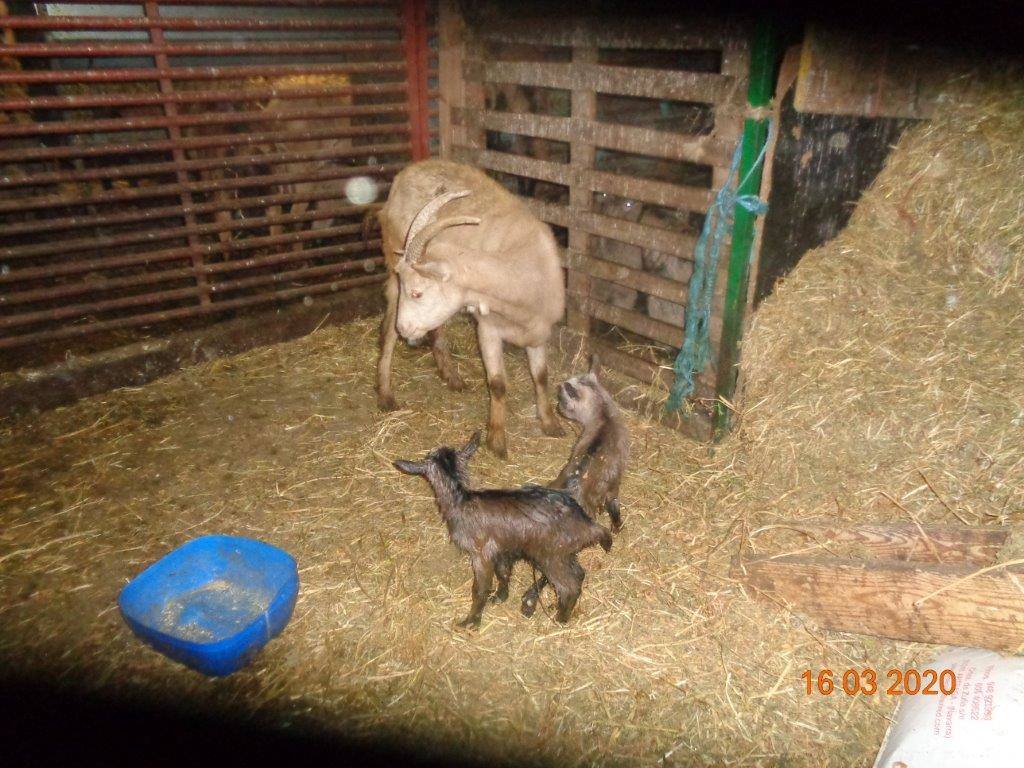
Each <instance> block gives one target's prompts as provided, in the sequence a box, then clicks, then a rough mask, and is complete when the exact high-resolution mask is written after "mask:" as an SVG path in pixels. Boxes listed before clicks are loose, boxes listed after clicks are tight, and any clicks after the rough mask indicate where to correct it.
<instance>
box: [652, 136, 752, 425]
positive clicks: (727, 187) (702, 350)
mask: <svg viewBox="0 0 1024 768" xmlns="http://www.w3.org/2000/svg"><path fill="white" fill-rule="evenodd" d="M768 138H769V141H770V139H771V125H770V124H769V136H768ZM769 141H766V142H765V144H764V146H763V147H761V153H760V154H759V155H758V156H757V160H755V161H754V164H753V165H752V166H751V167H750V170H749V171H747V175H746V176H745V177H744V178H743V181H741V182H740V183H739V184H737V185H736V186H735V187H733V186H732V184H731V182H732V180H733V178H734V177H735V176H736V175H737V174H738V171H739V167H740V155H741V154H742V151H743V140H742V139H740V142H739V144H737V145H736V151H735V152H734V153H733V156H732V162H731V163H730V164H729V175H728V176H727V177H726V179H725V184H723V185H722V188H721V189H720V190H718V193H717V194H716V195H715V200H714V202H713V203H712V204H711V206H710V207H709V208H708V212H707V215H706V216H705V217H704V226H703V227H702V228H701V232H700V237H699V238H698V239H697V248H696V251H695V252H694V261H693V275H692V276H691V277H690V297H689V300H688V301H687V303H686V315H685V320H686V322H685V324H684V325H685V330H684V332H683V344H682V346H681V347H680V348H679V354H678V355H676V360H675V364H674V365H673V369H674V370H675V381H673V382H672V391H671V392H670V393H669V397H668V402H667V403H666V404H665V409H666V410H667V411H677V410H679V409H680V408H681V407H682V405H683V401H684V400H686V399H687V398H688V397H689V396H690V395H692V394H693V390H694V379H695V378H696V376H697V374H699V373H700V372H701V371H703V370H704V367H705V366H706V365H707V364H708V360H709V358H710V357H711V337H710V334H709V331H710V324H711V298H712V296H713V295H714V292H715V277H716V276H717V275H718V258H719V255H720V252H721V248H722V240H723V238H724V237H725V235H726V232H727V231H728V229H729V225H730V223H731V222H732V219H733V211H734V210H735V208H736V206H737V205H738V206H740V207H742V208H744V209H746V210H748V211H750V212H751V213H752V214H754V215H755V216H763V215H764V214H765V213H767V212H768V204H767V203H766V202H765V201H764V200H762V199H761V198H760V197H758V196H757V195H739V194H737V190H739V189H740V188H741V187H743V185H744V184H746V183H747V180H748V179H750V175H751V174H752V173H754V171H755V170H756V169H757V168H758V166H760V165H761V163H763V162H764V157H765V153H766V152H767V151H768V144H769Z"/></svg>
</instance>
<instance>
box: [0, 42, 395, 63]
mask: <svg viewBox="0 0 1024 768" xmlns="http://www.w3.org/2000/svg"><path fill="white" fill-rule="evenodd" d="M0 51H2V52H3V55H4V56H10V57H11V58H61V59H75V58H89V59H91V58H105V57H109V56H115V57H121V56H155V55H157V54H159V53H162V54H164V55H166V56H245V55H297V54H313V55H320V54H322V55H327V54H334V53H378V52H381V51H391V52H394V53H400V52H401V46H400V45H399V43H398V42H397V41H389V40H287V41H281V42H262V41H259V42H229V43H225V42H219V41H217V42H202V41H196V42H193V41H189V42H173V43H164V44H163V45H157V44H155V43H133V42H118V41H115V40H104V41H99V42H92V41H90V42H82V43H79V42H61V43H16V44H14V45H5V46H2V47H0Z"/></svg>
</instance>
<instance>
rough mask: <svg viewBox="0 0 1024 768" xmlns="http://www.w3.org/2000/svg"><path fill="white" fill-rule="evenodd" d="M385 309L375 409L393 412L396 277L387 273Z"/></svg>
mask: <svg viewBox="0 0 1024 768" xmlns="http://www.w3.org/2000/svg"><path fill="white" fill-rule="evenodd" d="M384 296H385V298H386V299H387V302H388V304H387V308H386V309H385V310H384V317H383V319H382V320H381V322H380V358H378V360H377V407H378V408H380V409H381V410H382V411H393V410H395V409H396V408H397V407H398V404H397V403H396V402H395V396H394V395H393V394H392V392H391V359H392V358H393V357H394V356H395V343H396V342H397V341H398V329H397V328H396V327H395V317H396V315H397V314H398V275H396V274H395V273H394V272H389V274H388V279H387V282H386V283H385V284H384Z"/></svg>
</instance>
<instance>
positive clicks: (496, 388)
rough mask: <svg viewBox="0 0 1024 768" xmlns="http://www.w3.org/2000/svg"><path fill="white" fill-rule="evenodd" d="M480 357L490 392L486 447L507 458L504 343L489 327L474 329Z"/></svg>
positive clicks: (480, 324)
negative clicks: (482, 360) (478, 343)
mask: <svg viewBox="0 0 1024 768" xmlns="http://www.w3.org/2000/svg"><path fill="white" fill-rule="evenodd" d="M476 331H477V339H478V340H479V341H480V356H481V357H483V359H484V371H485V372H486V373H487V386H488V388H489V389H490V391H491V413H490V418H489V419H488V421H487V447H488V448H490V449H491V450H492V451H493V452H494V453H495V454H497V455H498V456H500V457H501V458H503V459H504V458H506V457H507V456H508V448H507V447H506V445H505V356H504V341H503V340H502V338H501V336H500V335H498V333H497V331H495V330H494V329H493V328H491V327H490V326H488V325H486V324H484V323H482V322H481V323H479V324H478V325H477V327H476Z"/></svg>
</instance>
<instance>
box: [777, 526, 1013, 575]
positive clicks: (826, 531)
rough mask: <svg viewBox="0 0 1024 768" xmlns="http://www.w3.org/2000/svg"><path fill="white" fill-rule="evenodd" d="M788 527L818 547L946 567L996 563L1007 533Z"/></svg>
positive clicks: (933, 528) (1001, 530) (942, 528)
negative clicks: (833, 545)
mask: <svg viewBox="0 0 1024 768" xmlns="http://www.w3.org/2000/svg"><path fill="white" fill-rule="evenodd" d="M788 526H789V527H792V528H794V529H795V530H799V531H802V532H804V533H807V534H808V535H809V536H811V537H812V538H813V540H815V541H818V542H821V543H828V542H839V543H847V544H857V545H859V546H860V547H862V548H863V549H864V550H865V552H866V553H867V554H869V555H870V556H871V557H874V558H877V559H880V560H899V561H902V562H907V561H917V562H934V563H945V564H947V565H952V564H962V563H973V564H975V565H978V566H985V565H989V564H991V563H993V562H995V559H996V556H997V555H998V554H999V549H1000V548H1001V547H1002V546H1003V544H1005V543H1006V537H1007V535H1008V533H1009V531H1008V529H1006V528H968V527H966V526H935V525H927V526H920V527H919V526H916V525H913V524H910V523H907V524H904V525H857V526H843V525H837V524H836V523H832V522H823V523H814V522H811V523H805V522H793V523H790V524H788Z"/></svg>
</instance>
